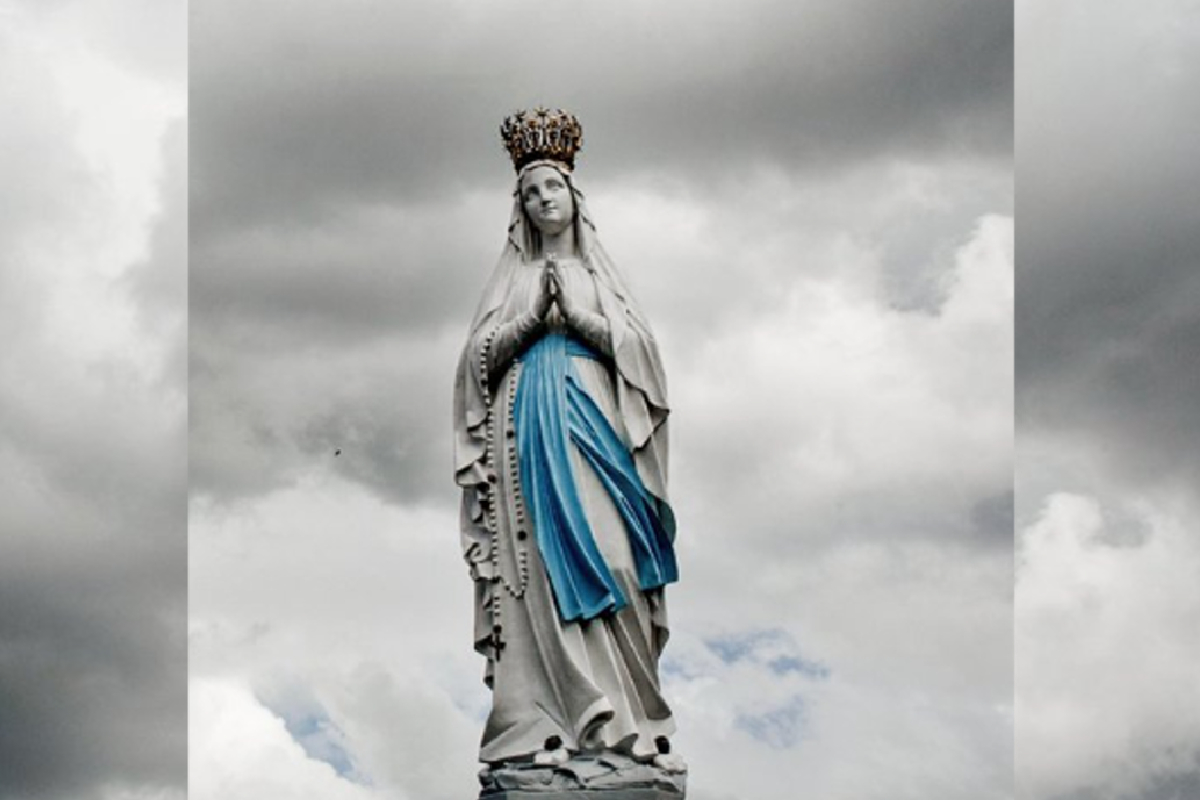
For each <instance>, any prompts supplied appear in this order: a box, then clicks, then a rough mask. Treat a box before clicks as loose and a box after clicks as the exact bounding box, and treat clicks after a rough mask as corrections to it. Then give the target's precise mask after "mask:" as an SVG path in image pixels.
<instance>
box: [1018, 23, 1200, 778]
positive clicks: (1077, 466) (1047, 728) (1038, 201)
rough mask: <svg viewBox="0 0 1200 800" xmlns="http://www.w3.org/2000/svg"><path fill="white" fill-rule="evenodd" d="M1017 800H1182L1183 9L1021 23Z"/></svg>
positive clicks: (1185, 497)
mask: <svg viewBox="0 0 1200 800" xmlns="http://www.w3.org/2000/svg"><path fill="white" fill-rule="evenodd" d="M1016 77H1017V83H1016V87H1017V97H1018V100H1019V102H1018V105H1017V115H1016V133H1017V163H1018V181H1017V186H1018V187H1019V191H1018V194H1017V196H1018V206H1019V208H1020V214H1021V218H1020V225H1019V236H1018V240H1017V241H1018V248H1017V255H1018V259H1017V262H1018V264H1019V270H1018V276H1017V289H1018V291H1017V296H1016V323H1017V324H1016V334H1017V335H1016V343H1017V350H1016V354H1017V358H1016V369H1017V372H1016V377H1017V388H1018V391H1017V425H1018V430H1019V436H1018V442H1019V452H1018V463H1017V478H1018V485H1017V500H1018V502H1017V509H1018V513H1017V526H1018V531H1019V538H1018V565H1019V566H1018V569H1017V584H1016V588H1017V591H1016V598H1017V603H1016V623H1017V624H1016V656H1017V657H1016V712H1017V723H1018V724H1017V766H1018V769H1017V778H1018V781H1017V786H1018V796H1019V797H1022V798H1025V797H1028V798H1043V797H1045V798H1062V800H1109V799H1110V798H1138V799H1139V800H1142V799H1144V800H1173V799H1174V798H1191V797H1200V672H1197V670H1196V667H1195V665H1196V664H1197V663H1198V662H1200V581H1197V575H1200V528H1198V527H1197V519H1200V400H1198V399H1197V398H1198V397H1200V378H1198V376H1200V363H1198V362H1200V190H1198V189H1197V187H1198V186H1200V161H1198V160H1197V158H1196V152H1195V142H1196V141H1197V140H1198V137H1200V7H1197V5H1196V4H1195V3H1189V2H1176V1H1175V0H1151V2H1139V3H1132V2H1116V3H1085V2H1060V3H1053V4H1050V3H1039V2H1033V1H1032V0H1030V1H1029V2H1019V3H1018V4H1017V71H1016Z"/></svg>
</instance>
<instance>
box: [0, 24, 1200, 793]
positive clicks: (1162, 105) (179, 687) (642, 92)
mask: <svg viewBox="0 0 1200 800" xmlns="http://www.w3.org/2000/svg"><path fill="white" fill-rule="evenodd" d="M191 6H192V7H191V9H190V63H189V59H188V57H187V56H188V25H187V24H186V23H187V21H188V20H187V18H188V16H189V12H188V10H187V9H186V6H185V4H184V3H183V2H157V3H145V2H139V0H93V1H90V2H83V0H55V2H39V3H34V2H13V0H7V1H5V0H0V99H2V100H3V102H4V105H5V108H6V109H7V113H6V114H5V125H4V126H3V127H2V128H0V152H2V153H3V155H4V157H3V158H0V178H3V183H2V185H3V187H4V188H3V190H2V191H0V204H2V209H3V214H0V312H2V313H0V326H3V328H4V331H5V340H6V343H7V344H6V349H5V357H4V359H3V360H0V375H2V380H0V475H2V476H3V480H0V529H2V531H3V536H0V800H67V799H68V798H71V800H75V799H76V798H78V799H79V800H179V798H182V797H183V796H184V784H185V780H187V771H186V770H185V760H184V755H185V747H184V733H185V718H186V732H187V735H188V736H187V739H188V746H187V750H188V752H187V755H188V758H189V759H190V781H191V785H190V793H189V796H190V797H192V798H194V800H217V799H218V798H219V799H220V800H242V799H243V798H244V799H245V800H250V799H253V800H261V798H281V800H293V799H294V800H307V798H314V800H316V799H317V798H320V800H327V799H328V798H334V800H337V799H338V798H350V799H352V800H383V799H384V798H388V799H389V800H395V799H399V800H404V799H405V798H409V799H411V800H417V799H418V798H419V799H421V800H426V799H428V800H443V798H444V799H445V800H449V799H450V798H460V797H463V796H466V797H469V796H471V795H472V794H473V793H474V791H475V790H476V783H475V778H474V774H475V771H476V769H477V765H476V764H475V758H476V754H477V746H478V739H479V734H480V730H481V726H482V719H483V716H484V714H485V713H486V709H487V704H488V695H487V692H486V689H485V688H484V687H483V685H482V683H481V681H480V677H481V671H482V667H483V664H482V661H481V660H480V659H479V657H478V656H476V655H475V654H474V653H473V651H472V650H471V646H470V638H471V587H470V584H469V580H468V578H467V575H466V570H465V567H464V566H463V565H462V563H461V561H460V556H459V549H458V532H457V529H458V522H457V502H458V498H457V491H456V488H455V486H454V484H453V480H452V470H451V458H450V408H449V407H450V390H451V383H452V379H453V371H454V366H455V362H456V357H457V353H458V350H459V348H460V347H461V344H462V341H463V337H464V336H465V332H466V331H465V328H466V325H467V323H468V321H469V318H470V315H471V311H472V309H473V307H474V304H475V302H476V300H477V297H478V293H479V291H480V289H481V287H482V284H483V282H484V281H485V280H486V278H487V276H488V274H489V272H490V270H491V268H492V266H493V265H494V262H495V259H496V257H497V256H498V254H499V252H500V249H501V245H502V244H503V237H504V226H505V224H506V222H507V215H508V211H509V207H510V205H509V204H510V197H509V193H510V192H511V189H512V172H511V166H510V164H509V162H508V160H507V156H506V154H505V153H504V151H503V149H502V147H501V146H500V143H499V139H498V136H497V127H498V125H499V122H500V120H501V119H502V118H503V116H504V115H506V114H508V113H511V112H512V111H513V110H515V109H517V108H520V107H528V106H531V105H535V104H538V103H545V104H548V105H561V106H563V107H566V108H568V109H570V110H571V111H573V112H574V113H575V114H577V115H578V116H579V117H580V119H581V120H582V122H583V125H584V130H585V147H584V151H583V153H582V154H581V156H580V158H579V166H578V170H577V178H578V183H579V185H580V187H581V188H582V189H583V190H584V191H585V192H586V193H587V195H588V197H589V203H590V206H591V208H592V211H593V214H594V217H595V218H596V222H597V224H598V226H599V233H600V238H601V240H602V241H603V242H604V243H605V245H606V247H607V249H608V250H609V251H610V252H611V253H612V255H613V257H614V258H615V260H616V261H617V262H618V264H620V265H621V267H622V268H623V269H624V271H625V272H626V273H627V274H628V275H629V276H630V278H631V282H632V284H633V286H634V288H635V291H636V292H637V294H638V297H639V299H640V300H641V302H642V305H643V306H644V307H645V308H646V310H647V313H648V315H649V317H650V319H651V322H652V324H653V326H654V328H655V332H656V334H657V336H658V338H659V340H660V343H661V346H662V350H663V356H664V361H665V364H666V369H667V373H668V378H669V381H670V388H671V400H672V405H673V407H674V412H673V413H674V416H673V422H672V425H673V428H672V470H671V473H672V493H673V500H674V504H675V507H676V510H677V512H678V516H679V520H680V558H681V568H682V572H683V579H682V582H681V583H680V584H678V585H677V586H674V587H672V590H671V592H670V595H669V602H670V607H671V619H672V640H671V643H670V645H669V646H668V649H667V653H666V658H665V661H664V664H663V675H664V680H665V688H666V692H667V695H668V698H669V699H670V701H671V702H672V703H673V706H674V709H675V712H676V717H677V721H678V724H679V729H680V730H679V734H678V737H677V739H676V744H677V748H678V750H679V751H680V752H681V754H682V755H683V756H684V757H685V758H686V759H687V760H688V761H689V762H690V765H691V778H690V792H689V796H690V797H692V799H693V800H783V798H787V799H788V800H792V798H794V797H795V796H796V793H797V788H798V787H800V788H802V789H803V790H804V791H805V793H806V794H809V795H811V796H813V797H821V798H834V799H839V798H844V799H845V800H874V799H875V798H879V800H883V799H884V798H887V799H888V800H895V799H896V798H913V800H918V799H919V800H961V798H980V799H981V800H990V799H991V798H1011V797H1013V796H1014V781H1013V775H1014V772H1013V768H1014V747H1013V742H1014V732H1015V735H1016V745H1017V746H1016V750H1015V759H1016V784H1015V795H1016V797H1017V798H1019V799H1020V800H1117V799H1118V798H1119V799H1120V800H1178V798H1190V797H1194V796H1197V795H1200V680H1197V678H1196V677H1195V674H1196V673H1195V669H1194V664H1195V663H1197V661H1198V660H1200V636H1198V635H1197V630H1198V629H1200V589H1198V588H1197V585H1198V584H1197V581H1196V580H1195V576H1196V574H1197V572H1198V570H1200V540H1198V536H1197V531H1196V523H1195V520H1196V518H1197V512H1198V511H1200V490H1198V489H1197V488H1196V487H1197V486H1198V485H1200V484H1198V478H1200V457H1198V456H1197V455H1196V453H1197V452H1200V447H1198V445H1200V441H1197V437H1198V434H1197V431H1198V430H1200V406H1198V404H1197V402H1196V400H1195V397H1196V396H1197V390H1198V389H1200V386H1197V385H1196V384H1197V377H1196V376H1197V374H1200V371H1198V370H1197V369H1196V366H1197V365H1196V363H1195V362H1196V359H1197V356H1196V353H1198V352H1200V349H1198V348H1200V341H1197V340H1198V339H1200V312H1198V311H1197V309H1198V308H1200V280H1198V278H1197V275H1198V274H1200V273H1198V272H1197V271H1196V264H1197V261H1198V256H1200V238H1198V235H1197V231H1200V224H1198V223H1200V220H1198V219H1197V216H1198V215H1200V212H1198V211H1197V209H1200V203H1198V202H1197V201H1198V200H1200V197H1197V194H1198V190H1197V189H1196V186H1198V185H1200V181H1198V180H1197V178H1200V175H1197V174H1196V173H1197V172H1200V166H1198V165H1200V161H1198V160H1197V159H1196V158H1195V154H1194V152H1192V144H1191V142H1193V141H1195V140H1197V138H1198V134H1200V130H1198V128H1200V109H1197V108H1196V104H1197V100H1196V98H1197V97H1200V92H1197V88H1198V87H1197V83H1200V64H1198V63H1197V59H1198V58H1200V41H1198V39H1200V23H1198V21H1197V17H1196V14H1197V11H1196V8H1195V5H1194V4H1192V3H1189V2H1187V0H1143V1H1142V2H1139V3H1136V4H1135V3H1133V2H1132V0H1129V1H1128V2H1126V1H1125V0H1121V1H1120V2H1111V3H1106V4H1104V5H1103V8H1098V7H1097V6H1096V4H1086V3H1083V2H1082V0H1064V1H1063V2H1058V3H1054V4H1045V3H1035V2H1032V0H1030V2H1025V1H1024V0H1019V2H1018V3H1017V6H1016V9H1017V11H1016V20H1015V33H1016V45H1017V46H1016V55H1017V71H1016V91H1017V97H1018V99H1019V101H1020V102H1019V104H1018V105H1017V108H1016V112H1017V113H1016V139H1015V141H1016V145H1017V155H1018V157H1019V160H1020V170H1021V180H1020V183H1019V186H1020V203H1021V208H1022V222H1021V236H1020V248H1019V250H1017V254H1018V255H1019V259H1016V261H1017V262H1018V263H1019V264H1020V280H1019V282H1018V288H1019V292H1017V295H1016V317H1015V320H1016V349H1015V360H1014V346H1013V342H1014V315H1013V305H1014V299H1013V297H1014V288H1013V271H1014V241H1013V239H1014V235H1013V232H1014V226H1013V213H1014V182H1013V148H1014V125H1013V117H1014V103H1013V94H1014V71H1013V66H1014V65H1013V59H1014V18H1013V7H1012V5H1011V4H1010V3H1006V2H1000V0H975V1H974V2H947V1H943V0H939V1H938V2H933V1H932V0H930V1H928V2H921V1H919V0H895V1H893V2H881V1H880V2H866V1H865V0H848V1H847V0H842V2H833V1H832V0H829V1H828V2H819V1H818V0H808V1H807V2H786V3H785V2H768V1H767V0H759V1H758V2H749V3H745V2H744V3H740V4H738V5H736V6H735V5H733V4H722V6H720V7H718V6H716V4H697V3H694V2H693V3H684V2H682V0H677V1H674V2H661V3H655V4H652V5H651V4H635V3H633V2H610V3H608V4H605V5H604V6H603V7H601V6H599V5H596V6H594V7H582V6H581V5H580V4H555V5H550V6H546V5H544V4H537V5H535V4H532V3H507V4H504V6H503V7H500V6H495V7H492V6H491V5H487V4H472V3H468V2H456V3H445V2H443V3H433V2H428V3H424V2H422V3H404V4H396V3H384V2H369V1H368V0H354V2H341V3H332V2H325V3H320V2H307V3H303V4H297V3H285V2H282V0H275V1H274V2H260V3H256V4H253V5H248V4H240V3H233V2H232V0H204V2H199V1H198V0H197V2H193V3H192V4H191ZM189 90H190V94H185V92H187V91H189ZM185 119H186V120H187V121H185ZM189 129H190V134H189ZM189 140H190V141H189ZM189 184H190V191H189ZM189 219H190V251H188V250H185V248H186V247H187V246H188V238H189ZM189 255H190V269H185V267H186V266H187V263H188V258H187V257H186V256H189ZM185 280H186V281H187V282H185ZM1014 367H1015V376H1016V383H1017V387H1018V390H1017V392H1016V395H1015V400H1016V413H1017V420H1018V424H1019V426H1020V439H1019V445H1020V447H1019V451H1018V453H1017V459H1016V469H1017V477H1018V483H1017V492H1016V498H1015V525H1016V533H1017V536H1016V548H1015V551H1014V547H1013V544H1014V540H1013V538H1012V531H1013V526H1014V495H1013V468H1014V452H1013V415H1014V392H1013V386H1014ZM189 376H190V382H189ZM339 449H340V450H341V455H338V456H335V455H334V453H335V452H336V451H337V450H339ZM189 470H190V474H189ZM189 484H190V500H189V501H186V502H185V491H186V488H187V487H188V486H189ZM185 510H186V512H187V515H188V516H189V517H190V519H186V518H185ZM185 522H190V533H189V534H188V538H187V541H186V549H185V539H184V530H185ZM1014 553H1015V558H1016V563H1015V566H1014ZM185 556H186V562H185ZM1014 576H1015V580H1016V603H1015V611H1014V602H1013V581H1014ZM189 581H190V593H189V594H187V595H186V597H185V591H186V589H187V588H188V587H187V584H188V582H189ZM185 600H186V601H187V605H186V616H187V619H188V622H187V626H186V627H187V641H186V648H185V641H184V639H183V630H184V617H185ZM1014 626H1015V627H1014ZM1014 630H1015V644H1016V647H1015V651H1014ZM1014 658H1015V665H1016V673H1015V685H1014V671H1013V665H1014ZM189 659H190V663H189ZM185 672H188V685H187V688H188V691H187V693H186V694H187V703H188V705H187V707H186V708H185V706H184V695H185V682H184V674H185ZM1014 716H1015V720H1016V724H1015V725H1014Z"/></svg>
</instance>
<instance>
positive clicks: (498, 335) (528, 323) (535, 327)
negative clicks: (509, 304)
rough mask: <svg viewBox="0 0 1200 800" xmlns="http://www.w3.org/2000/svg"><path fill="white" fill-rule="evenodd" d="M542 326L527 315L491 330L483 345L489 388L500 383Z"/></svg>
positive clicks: (538, 320)
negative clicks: (485, 352) (485, 350)
mask: <svg viewBox="0 0 1200 800" xmlns="http://www.w3.org/2000/svg"><path fill="white" fill-rule="evenodd" d="M542 325H543V322H542V320H540V319H538V317H536V316H534V315H533V314H532V313H529V314H522V315H520V316H518V317H516V318H515V319H511V320H509V321H507V322H502V323H500V324H499V325H498V326H496V327H495V328H494V329H493V331H492V333H491V334H490V335H489V336H488V338H487V341H486V343H485V344H484V347H485V348H486V349H487V354H486V357H485V361H486V362H487V371H488V385H489V386H495V385H496V384H498V383H499V382H500V379H501V378H503V377H504V373H505V372H507V371H508V367H509V365H510V364H512V361H513V359H514V358H516V357H517V355H518V354H519V353H520V352H521V351H522V350H524V349H525V347H526V346H528V345H529V344H530V342H531V341H532V340H533V339H534V338H536V336H537V334H538V332H539V331H540V330H541V329H542Z"/></svg>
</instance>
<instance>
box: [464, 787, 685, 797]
mask: <svg viewBox="0 0 1200 800" xmlns="http://www.w3.org/2000/svg"><path fill="white" fill-rule="evenodd" d="M481 797H484V798H487V800H680V798H681V797H683V795H681V794H679V793H678V792H667V791H663V790H662V789H599V790H597V789H579V790H578V791H571V790H567V791H561V792H560V791H550V792H523V791H520V790H513V791H504V792H498V793H495V794H487V795H481Z"/></svg>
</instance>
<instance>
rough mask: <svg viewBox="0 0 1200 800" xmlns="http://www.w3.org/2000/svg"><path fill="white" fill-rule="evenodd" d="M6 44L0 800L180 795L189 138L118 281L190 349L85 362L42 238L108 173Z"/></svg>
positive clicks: (143, 321) (16, 48) (93, 196)
mask: <svg viewBox="0 0 1200 800" xmlns="http://www.w3.org/2000/svg"><path fill="white" fill-rule="evenodd" d="M164 5H165V4H164ZM175 5H176V8H175V10H176V11H178V10H179V9H178V5H179V4H175ZM70 8H71V7H70V6H69V4H66V5H60V6H59V7H57V8H40V9H37V13H45V14H52V13H68V12H69V11H70ZM110 11H112V9H110ZM134 27H137V26H134ZM151 27H153V26H151ZM139 30H141V29H140V28H139ZM113 47H114V49H121V47H123V46H118V45H117V44H114V45H113ZM0 54H2V55H0V99H2V100H3V101H4V104H5V106H6V108H9V109H13V110H14V113H13V114H11V115H10V117H9V118H8V119H7V121H6V123H5V125H4V126H3V127H4V130H3V132H0V143H2V145H3V149H4V151H5V152H6V153H20V154H21V157H20V158H4V159H2V160H0V179H2V182H3V185H4V187H5V188H4V190H3V191H0V204H2V206H3V210H4V213H3V214H0V287H2V291H0V311H2V313H0V319H2V320H3V322H0V327H2V328H3V331H4V335H5V341H6V344H5V359H4V362H3V364H0V421H2V422H0V531H2V535H0V718H2V720H3V721H2V722H0V798H4V800H10V799H11V800H17V799H18V798H19V800H65V798H86V799H88V800H90V798H98V797H101V796H102V795H103V792H104V791H106V790H113V789H119V788H125V789H131V790H145V789H147V788H149V789H152V790H174V791H181V790H182V788H183V785H184V783H185V779H186V727H187V725H186V722H187V721H186V669H187V652H186V643H185V635H184V628H185V615H186V585H187V566H186V563H187V560H186V539H185V536H186V520H185V514H186V492H187V474H186V462H185V459H184V458H183V453H184V451H185V449H186V446H187V441H186V433H187V432H186V426H185V425H184V413H183V408H184V404H185V386H186V383H185V382H184V381H185V378H186V375H185V372H184V365H185V364H186V361H185V354H184V340H185V339H186V336H185V330H186V319H185V296H184V293H183V291H182V287H183V286H184V285H185V280H184V274H185V269H186V258H185V256H186V251H185V248H186V233H185V230H186V228H185V226H186V201H187V186H186V174H187V164H186V157H187V147H186V139H185V137H184V136H183V135H182V134H183V131H182V126H180V128H179V129H178V130H177V131H176V132H175V135H173V136H171V137H170V138H169V140H168V141H167V143H166V148H167V149H166V152H165V154H164V164H165V170H166V174H165V175H164V177H163V179H162V180H163V189H164V191H163V195H162V197H163V199H164V201H165V206H164V208H163V209H162V211H161V213H160V215H159V218H158V220H157V224H156V227H155V231H154V233H153V235H152V237H151V241H150V245H149V251H148V253H147V255H146V257H145V259H144V260H143V261H142V262H141V263H139V264H136V265H133V266H132V267H130V268H129V269H128V270H127V271H126V272H125V273H124V275H123V276H122V277H121V278H120V279H119V281H120V285H119V286H117V287H116V291H117V292H118V293H120V294H121V295H122V296H125V297H128V298H129V299H130V300H131V301H132V309H133V313H134V315H135V316H136V318H137V321H136V325H137V327H138V330H139V331H141V332H142V333H143V334H144V335H145V336H146V337H147V338H148V339H151V340H154V341H156V342H159V341H161V342H163V343H168V342H169V343H170V345H169V346H167V348H166V350H167V352H168V353H172V352H173V353H174V356H173V358H172V357H170V356H168V357H167V358H166V359H165V360H164V361H163V363H162V365H161V367H162V368H161V370H157V371H155V372H154V374H153V375H150V376H147V377H146V378H145V382H143V377H142V376H141V375H138V374H135V373H136V370H130V368H129V365H128V364H127V363H126V362H125V360H124V354H112V353H106V354H104V355H103V356H100V357H99V358H98V359H94V360H92V359H89V358H88V357H79V356H77V353H76V351H75V347H76V346H79V345H82V344H87V343H85V342H80V341H75V340H67V341H62V340H58V339H56V338H55V336H54V335H52V332H50V331H49V323H48V320H49V319H51V318H52V316H53V315H52V313H50V312H48V309H51V308H52V307H53V303H54V301H55V299H56V294H57V293H58V292H60V291H63V290H64V287H63V286H62V285H61V284H59V283H58V282H57V277H55V276H50V275H47V274H42V272H41V270H43V269H45V268H47V267H50V268H51V271H52V269H53V267H55V266H57V265H55V264H54V262H53V260H52V259H47V258H46V256H45V254H44V253H45V252H51V253H54V252H57V251H55V250H54V248H55V247H57V246H59V245H60V244H61V242H63V241H66V240H70V238H71V237H72V236H73V235H76V234H75V229H76V228H77V227H79V226H80V225H81V224H86V223H87V222H88V221H89V220H90V218H91V217H92V216H93V215H96V216H99V217H100V218H104V217H103V213H102V212H98V209H100V208H103V204H104V203H106V202H108V197H107V195H106V192H107V191H108V187H107V186H106V184H105V180H104V177H102V176H100V175H98V174H97V172H96V171H94V170H93V169H92V168H91V165H89V164H88V163H87V162H86V161H85V159H84V156H83V155H82V154H81V153H80V152H79V151H78V150H77V149H76V142H75V135H76V127H75V126H76V118H75V117H74V116H73V115H72V114H71V113H70V112H69V110H68V108H66V107H65V105H64V104H63V103H62V100H61V97H60V96H59V94H58V87H57V86H56V84H55V82H54V78H53V75H52V74H51V72H50V71H49V70H48V69H47V68H46V64H45V62H44V61H43V60H41V54H40V53H39V52H37V51H36V50H34V49H33V48H31V47H29V46H28V43H27V42H26V41H25V40H23V39H22V38H20V37H19V36H15V37H10V36H8V35H7V34H3V35H0ZM83 269H85V270H86V267H84V268H83ZM58 277H61V276H58ZM65 282H69V278H68V281H65ZM100 302H103V301H101V300H99V299H97V303H100ZM172 409H175V410H174V411H172Z"/></svg>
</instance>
